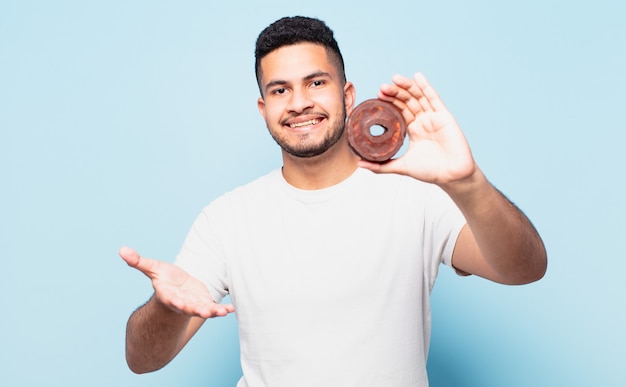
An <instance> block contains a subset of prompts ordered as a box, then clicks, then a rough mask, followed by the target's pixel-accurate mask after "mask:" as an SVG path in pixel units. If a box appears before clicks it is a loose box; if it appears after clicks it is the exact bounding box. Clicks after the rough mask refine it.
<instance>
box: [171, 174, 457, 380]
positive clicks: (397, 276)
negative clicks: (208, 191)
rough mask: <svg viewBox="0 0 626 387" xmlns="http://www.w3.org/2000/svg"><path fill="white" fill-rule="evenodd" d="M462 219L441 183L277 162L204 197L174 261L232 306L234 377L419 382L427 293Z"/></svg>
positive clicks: (426, 332)
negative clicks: (309, 177)
mask: <svg viewBox="0 0 626 387" xmlns="http://www.w3.org/2000/svg"><path fill="white" fill-rule="evenodd" d="M464 224H465V220H464V219H463V216H462V215H461V213H460V211H459V210H458V208H457V207H456V206H455V205H454V203H453V202H452V201H451V199H450V198H449V197H448V196H447V195H446V194H445V193H444V192H443V191H441V190H440V189H439V188H438V187H436V186H434V185H430V184H426V183H422V182H419V181H417V180H414V179H412V178H407V177H404V176H399V175H393V174H389V175H382V174H381V175H377V174H374V173H372V172H370V171H368V170H365V169H357V170H356V172H355V173H354V174H353V175H352V176H351V177H350V178H348V179H347V180H345V181H344V182H342V183H340V184H338V185H335V186H332V187H330V188H326V189H322V190H314V191H307V190H300V189H297V188H294V187H293V186H291V185H289V184H288V183H287V182H286V181H285V180H284V178H283V176H282V173H281V172H280V170H276V171H273V172H271V173H269V174H268V175H266V176H263V177H261V178H259V179H257V180H255V181H253V182H251V183H250V184H248V185H245V186H243V187H239V188H237V189H235V190H234V191H231V192H229V193H227V194H225V195H223V196H222V197H220V198H218V199H217V200H215V201H214V202H213V203H211V204H210V205H209V206H208V207H206V208H205V209H204V210H203V211H202V213H201V214H200V216H199V217H198V218H197V219H196V221H195V223H194V224H193V227H192V229H191V231H190V232H189V235H188V236H187V239H186V240H185V243H184V245H183V247H182V249H181V252H180V254H179V255H178V257H177V260H176V263H177V264H178V265H180V266H181V267H183V268H184V269H185V270H187V271H188V272H189V273H190V274H191V275H193V276H195V277H197V278H199V279H200V280H202V281H203V282H204V283H205V284H206V285H207V287H208V288H209V290H210V292H211V294H212V296H213V297H214V299H215V300H216V301H217V302H220V301H221V300H222V298H223V296H224V295H226V294H229V295H230V297H231V301H232V303H233V304H234V305H235V308H236V315H237V320H238V324H239V333H240V341H241V362H242V369H243V374H244V375H243V377H242V379H241V380H240V381H239V383H238V384H237V386H238V387H282V386H285V387H306V386H315V387H321V386H323V387H328V386H341V387H349V386H358V387H366V386H376V387H380V386H385V387H401V386H412V387H413V386H427V385H428V379H427V376H426V359H427V356H428V345H429V339H430V316H431V315H430V303H429V296H430V291H431V290H432V287H433V285H434V281H435V278H436V276H437V271H438V267H439V264H440V263H442V262H443V263H446V264H448V265H449V264H450V261H451V256H452V251H453V249H454V244H455V241H456V238H457V236H458V233H459V231H460V230H461V228H462V226H463V225H464Z"/></svg>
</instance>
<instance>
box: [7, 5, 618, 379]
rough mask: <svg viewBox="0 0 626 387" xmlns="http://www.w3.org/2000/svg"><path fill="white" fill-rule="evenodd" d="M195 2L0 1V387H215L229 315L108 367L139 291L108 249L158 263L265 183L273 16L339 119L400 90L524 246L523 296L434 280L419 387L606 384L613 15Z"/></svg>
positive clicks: (612, 270) (613, 272)
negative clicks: (419, 104) (521, 223)
mask: <svg viewBox="0 0 626 387" xmlns="http://www.w3.org/2000/svg"><path fill="white" fill-rule="evenodd" d="M217 3H218V2H209V1H178V2H165V1H128V2H127V1H100V2H89V1H39V2H36V1H24V0H19V1H18V0H3V1H2V3H0V130H1V131H0V172H1V175H0V178H1V180H0V184H1V191H0V198H1V201H0V209H1V213H0V238H1V239H0V247H1V250H0V251H1V265H0V313H1V318H0V385H2V386H69V385H80V386H206V385H215V386H233V385H234V383H235V380H236V379H237V378H238V377H239V375H240V369H239V363H238V344H237V328H236V321H235V320H234V318H232V317H228V318H224V319H219V320H217V319H216V320H213V321H210V322H209V323H208V324H205V327H204V328H203V329H202V330H201V332H200V333H199V334H198V336H197V337H196V338H195V339H194V340H193V341H192V342H191V343H190V345H189V346H188V347H187V348H185V350H184V351H183V352H182V353H181V354H180V355H179V357H178V358H176V359H175V360H174V361H173V362H172V363H171V364H170V365H168V366H167V367H166V368H165V369H163V370H161V371H158V372H156V373H153V374H149V375H142V376H137V375H134V374H132V373H131V372H130V371H128V369H127V368H126V364H125V361H124V330H125V324H126V319H127V317H128V315H129V314H130V313H131V312H132V310H134V308H136V307H137V306H138V305H140V304H141V303H143V302H144V301H145V300H146V299H147V298H148V297H149V295H150V294H151V287H150V284H149V282H148V281H147V279H145V278H144V277H143V276H142V275H141V274H139V273H137V272H134V271H133V270H131V269H129V268H128V267H127V266H126V265H125V264H124V263H123V262H122V261H121V260H120V259H119V258H118V256H117V249H118V248H119V247H120V246H121V245H125V244H127V245H130V246H133V247H135V248H136V249H138V250H139V251H140V252H141V253H142V254H144V255H147V256H152V257H155V258H159V259H164V260H170V261H171V260H173V258H174V256H175V254H176V253H177V251H178V248H179V247H180V244H181V243H182V240H183V238H184V236H185V235H186V233H187V230H188V228H189V226H190V225H191V222H192V221H193V219H194V218H195V216H196V215H197V214H198V212H199V211H200V209H201V208H202V207H203V206H204V205H206V204H207V203H208V202H209V201H210V200H212V199H214V198H215V197H217V196H218V195H219V194H221V193H222V192H224V191H226V190H229V189H231V188H233V187H235V186H237V185H239V184H243V183H245V182H247V181H250V180H251V179H253V178H255V177H257V176H259V175H261V174H263V173H265V172H267V171H269V170H271V169H274V168H277V167H279V166H280V162H281V161H280V156H279V153H280V152H279V149H278V148H277V146H276V145H275V144H274V143H273V141H272V140H271V138H270V137H269V135H268V134H267V132H266V129H265V126H264V123H263V121H262V119H261V117H260V116H259V114H258V112H257V109H256V98H257V96H258V91H257V88H256V84H255V79H254V74H253V45H254V40H255V38H256V36H257V34H258V32H259V31H260V30H261V29H262V28H263V27H265V26H266V25H267V24H269V23H270V22H272V21H274V20H275V19H277V18H279V17H281V16H285V15H294V14H304V15H310V16H317V17H321V18H322V19H324V20H326V21H327V22H328V23H329V25H330V26H331V27H332V28H333V29H334V30H335V32H336V35H337V38H338V40H339V43H340V46H341V48H342V50H343V53H344V56H345V61H346V66H347V75H348V77H349V79H350V80H352V81H353V82H354V83H355V85H356V87H357V97H358V101H362V100H364V99H367V98H371V97H373V96H375V93H376V91H377V89H378V87H379V85H380V84H381V83H386V82H388V81H389V79H390V77H391V75H393V74H394V73H401V74H405V75H411V74H412V73H413V72H415V71H417V70H420V71H423V72H424V73H425V74H426V75H427V76H428V78H429V79H430V81H431V82H432V83H433V84H434V86H435V87H436V88H437V90H438V91H439V93H440V94H441V95H442V97H443V99H444V101H445V102H446V103H447V105H448V107H449V108H450V109H451V110H452V112H453V113H454V114H455V116H456V117H457V119H458V121H459V122H460V124H461V126H462V127H463V129H464V131H465V133H466V135H467V137H468V139H469V141H470V144H471V146H472V149H473V152H474V155H475V157H476V159H477V160H478V162H479V165H480V166H481V167H482V168H483V170H484V171H485V172H486V174H487V176H488V177H489V178H490V179H491V180H492V181H493V182H494V184H495V185H496V186H497V187H499V188H500V189H501V190H502V191H504V192H505V193H506V194H507V195H508V196H509V197H510V198H511V199H512V200H513V201H514V202H516V203H517V204H518V205H519V206H520V207H521V208H522V209H523V210H524V211H525V212H526V213H527V214H528V215H529V216H530V217H531V219H532V220H533V222H534V223H535V225H536V226H537V228H538V229H539V231H540V232H541V234H542V235H543V237H544V239H545V242H546V245H547V248H548V252H549V258H550V264H549V271H548V273H547V275H546V277H545V278H544V279H543V280H542V281H540V282H539V283H536V284H532V285H529V286H524V287H506V286H501V285H496V284H492V283H489V282H487V281H484V280H481V279H478V278H460V277H457V276H456V275H454V274H453V273H451V271H450V270H449V269H448V268H442V270H441V275H440V279H439V281H438V283H437V285H436V287H435V291H434V294H433V303H434V306H433V319H434V326H433V337H432V346H431V354H430V362H429V371H430V375H431V385H432V386H434V387H439V386H469V387H472V386H477V387H478V386H480V387H485V386H498V387H501V386H509V387H511V386H520V387H521V386H623V385H624V383H626V371H625V370H626V367H625V360H624V359H625V357H624V349H625V348H626V334H625V333H624V326H626V313H625V310H624V309H625V301H624V297H625V296H626V286H625V285H624V278H623V276H624V272H625V271H626V264H625V263H624V261H625V258H626V254H625V253H626V251H625V247H624V236H623V234H624V231H626V230H625V229H626V228H625V226H624V217H625V215H626V211H625V206H624V201H623V200H624V198H625V197H626V188H625V184H624V183H625V178H624V172H623V169H624V167H625V166H626V157H625V156H624V155H625V153H624V142H625V140H626V134H625V133H626V124H625V120H624V111H625V106H626V98H625V95H626V92H625V90H626V75H625V74H626V23H625V22H624V21H625V20H626V7H625V6H624V5H623V4H624V3H623V2H620V1H617V0H616V1H612V2H611V1H602V0H600V1H598V0H596V1H577V2H572V1H538V0H527V1H511V2H504V1H487V0H481V1H469V2H465V1H438V2H436V1H419V0H406V1H391V0H389V1H380V2H367V1H363V2H354V3H353V5H348V4H346V3H345V2H339V1H336V0H334V1H317V2H313V3H311V2H307V3H306V5H296V4H295V2H292V1H282V2H281V1H277V0H271V1H264V2H262V3H261V2H259V3H256V2H255V3H252V2H250V3H241V2H235V1H233V2H226V1H221V2H219V4H217ZM276 302H280V294H277V295H276Z"/></svg>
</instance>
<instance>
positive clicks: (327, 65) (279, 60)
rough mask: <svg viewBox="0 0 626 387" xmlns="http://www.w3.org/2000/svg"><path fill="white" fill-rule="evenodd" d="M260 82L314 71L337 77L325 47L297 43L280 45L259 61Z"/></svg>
mask: <svg viewBox="0 0 626 387" xmlns="http://www.w3.org/2000/svg"><path fill="white" fill-rule="evenodd" d="M260 67H261V74H262V78H261V82H262V84H267V83H268V82H272V81H275V80H278V79H280V80H286V81H289V80H297V79H302V78H304V77H306V76H307V75H310V74H312V73H315V72H325V73H328V74H330V75H331V76H332V77H337V70H336V69H335V67H334V66H333V64H332V62H331V61H330V58H329V57H328V52H327V51H326V48H325V47H324V46H322V45H320V44H315V43H298V44H293V45H288V46H282V47H280V48H277V49H276V50H274V51H272V52H270V53H269V54H267V55H266V56H265V57H264V58H263V59H261V63H260Z"/></svg>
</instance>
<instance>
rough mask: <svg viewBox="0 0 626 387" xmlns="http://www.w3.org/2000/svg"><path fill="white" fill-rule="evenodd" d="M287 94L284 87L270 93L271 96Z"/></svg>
mask: <svg viewBox="0 0 626 387" xmlns="http://www.w3.org/2000/svg"><path fill="white" fill-rule="evenodd" d="M286 92H287V89H285V88H284V87H281V88H278V89H275V90H273V91H272V94H276V95H280V94H285V93H286Z"/></svg>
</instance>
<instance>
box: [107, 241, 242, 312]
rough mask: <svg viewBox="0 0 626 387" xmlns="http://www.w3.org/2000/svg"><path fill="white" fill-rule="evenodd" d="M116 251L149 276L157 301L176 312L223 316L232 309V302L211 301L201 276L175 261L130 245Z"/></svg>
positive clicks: (127, 261)
mask: <svg viewBox="0 0 626 387" xmlns="http://www.w3.org/2000/svg"><path fill="white" fill-rule="evenodd" d="M119 254H120V257H122V259H123V260H124V261H126V263H127V264H128V265H129V266H131V267H134V268H135V269H137V270H139V271H141V272H142V273H143V274H145V275H146V276H147V277H148V278H150V279H151V280H152V287H153V288H154V292H155V297H156V299H157V301H159V302H160V303H161V304H163V305H164V306H166V307H168V308H169V309H171V310H173V311H175V312H178V313H182V314H186V315H189V316H198V317H202V318H210V317H217V316H225V315H227V314H228V313H231V312H233V311H234V310H235V308H234V306H233V305H230V304H217V303H216V302H215V301H213V299H212V298H211V295H210V293H209V290H208V289H207V288H206V286H205V285H204V284H203V283H202V282H201V281H200V280H198V279H197V278H194V277H192V276H191V275H189V274H188V273H187V272H185V271H184V270H183V269H181V268H180V267H178V266H176V265H173V264H170V263H167V262H162V261H157V260H155V259H151V258H145V257H142V256H141V255H139V254H138V253H137V252H136V251H135V250H133V249H131V248H130V247H122V248H121V249H120V251H119Z"/></svg>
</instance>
